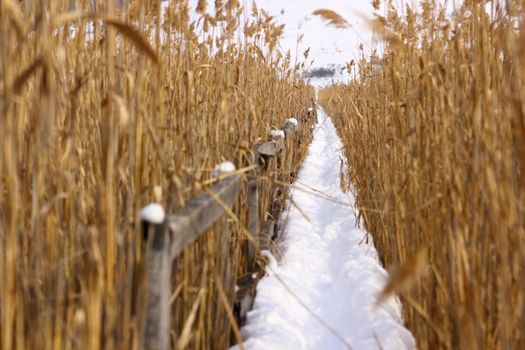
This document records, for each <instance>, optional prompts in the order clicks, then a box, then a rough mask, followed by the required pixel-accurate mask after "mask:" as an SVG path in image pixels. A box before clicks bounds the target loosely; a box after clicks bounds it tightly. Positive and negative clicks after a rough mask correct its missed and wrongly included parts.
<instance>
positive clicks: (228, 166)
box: [212, 161, 237, 177]
mask: <svg viewBox="0 0 525 350" xmlns="http://www.w3.org/2000/svg"><path fill="white" fill-rule="evenodd" d="M235 170H237V169H236V168H235V164H233V163H232V162H230V161H225V162H222V163H219V164H217V165H216V166H215V168H214V169H213V172H212V176H214V177H216V176H219V175H223V174H227V173H233V172H234V171H235Z"/></svg>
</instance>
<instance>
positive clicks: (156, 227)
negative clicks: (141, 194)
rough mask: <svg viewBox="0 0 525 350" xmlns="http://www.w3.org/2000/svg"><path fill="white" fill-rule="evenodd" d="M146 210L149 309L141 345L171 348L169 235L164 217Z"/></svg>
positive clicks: (144, 226)
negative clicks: (150, 215) (147, 212)
mask: <svg viewBox="0 0 525 350" xmlns="http://www.w3.org/2000/svg"><path fill="white" fill-rule="evenodd" d="M146 208H147V207H146ZM146 208H145V209H144V210H143V213H144V212H145V211H146ZM143 213H141V220H142V224H143V230H144V231H143V234H144V237H145V239H146V274H147V289H146V290H147V292H146V293H147V294H146V300H147V302H146V307H147V310H146V324H145V325H144V327H145V329H144V337H143V339H142V341H143V342H142V345H141V348H142V349H144V350H150V349H151V350H153V349H154V350H167V349H169V346H170V338H169V335H170V307H169V298H170V293H171V290H170V289H171V266H172V264H171V259H170V249H169V248H170V244H169V234H168V232H167V230H166V226H165V223H164V217H162V220H160V219H159V218H158V217H157V218H155V217H153V218H152V217H148V215H145V214H143ZM163 216H164V215H163Z"/></svg>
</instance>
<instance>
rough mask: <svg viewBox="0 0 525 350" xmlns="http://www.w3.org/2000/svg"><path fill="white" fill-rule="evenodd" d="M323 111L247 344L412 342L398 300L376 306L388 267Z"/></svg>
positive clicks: (397, 345) (401, 345)
mask: <svg viewBox="0 0 525 350" xmlns="http://www.w3.org/2000/svg"><path fill="white" fill-rule="evenodd" d="M318 119H319V124H318V125H317V128H316V131H315V136H314V139H313V142H312V144H311V145H310V148H309V154H308V156H307V158H306V160H305V162H304V164H303V166H302V168H301V170H300V172H299V175H298V179H297V181H296V183H295V185H294V186H293V189H292V191H291V196H292V198H293V201H292V203H294V204H289V211H288V215H287V218H286V219H284V220H285V221H286V228H285V230H284V237H285V238H284V242H283V243H282V249H283V251H284V255H283V258H282V260H281V261H280V262H279V263H277V262H275V260H274V259H272V261H271V263H270V264H269V265H268V267H267V272H268V276H267V277H265V278H263V279H262V280H261V281H260V282H259V284H258V286H257V296H256V299H255V303H254V307H253V310H252V311H250V312H249V313H248V319H247V324H246V325H245V326H244V327H243V329H242V335H243V338H244V339H245V341H244V347H245V349H293V350H295V349H347V348H352V349H356V350H359V349H396V350H397V349H413V348H415V345H414V340H413V338H412V335H411V334H410V332H409V331H407V330H406V329H405V328H404V327H403V326H402V320H401V305H400V304H399V302H398V300H397V299H396V298H391V299H390V300H388V301H387V302H386V303H384V304H382V305H381V306H378V307H376V306H375V302H376V298H377V294H378V293H379V292H380V290H381V288H382V287H383V285H384V283H385V279H386V277H387V273H386V271H385V270H384V269H383V268H382V267H381V265H380V263H379V261H378V257H377V252H376V250H375V248H374V246H373V243H372V239H371V237H370V236H369V235H367V233H366V231H364V230H363V229H360V228H357V225H356V212H355V209H354V208H353V204H354V198H353V196H352V195H351V194H350V192H349V193H347V194H345V193H343V191H342V190H341V188H340V185H339V175H340V169H341V157H343V155H342V154H341V152H340V151H339V150H340V148H341V141H340V139H339V137H338V135H337V134H336V131H335V128H334V126H333V124H332V121H331V120H330V118H328V117H327V116H326V114H325V113H324V111H323V110H322V109H321V108H319V112H318ZM313 189H315V191H314V190H313ZM317 191H319V192H317ZM321 193H322V194H321ZM343 203H347V204H343Z"/></svg>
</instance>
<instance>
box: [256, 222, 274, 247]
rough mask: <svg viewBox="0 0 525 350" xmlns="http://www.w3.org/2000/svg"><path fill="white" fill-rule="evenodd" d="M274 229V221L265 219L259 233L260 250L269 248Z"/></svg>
mask: <svg viewBox="0 0 525 350" xmlns="http://www.w3.org/2000/svg"><path fill="white" fill-rule="evenodd" d="M274 229H275V221H273V220H272V219H267V220H266V221H265V222H264V225H263V229H262V230H261V234H260V235H259V247H260V249H261V250H271V248H272V238H273V232H274Z"/></svg>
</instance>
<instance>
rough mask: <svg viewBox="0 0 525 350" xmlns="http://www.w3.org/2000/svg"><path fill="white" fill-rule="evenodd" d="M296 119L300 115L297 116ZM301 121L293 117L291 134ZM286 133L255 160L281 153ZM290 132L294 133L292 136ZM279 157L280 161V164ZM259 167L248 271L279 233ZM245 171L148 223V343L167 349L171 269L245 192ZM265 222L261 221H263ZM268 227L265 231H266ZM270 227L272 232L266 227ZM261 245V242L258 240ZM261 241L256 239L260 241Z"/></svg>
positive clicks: (252, 178) (254, 175)
mask: <svg viewBox="0 0 525 350" xmlns="http://www.w3.org/2000/svg"><path fill="white" fill-rule="evenodd" d="M294 123H297V121H295V120H294ZM296 126H297V124H293V125H291V126H290V124H289V123H288V122H287V124H285V128H287V130H286V133H287V135H288V134H290V133H292V131H296V129H297V130H298V128H296V129H294V128H295V127H296ZM283 136H284V133H283V134H282V135H281V134H279V133H278V135H272V138H273V140H271V141H265V142H260V143H258V144H257V145H255V159H253V160H252V161H253V162H255V163H260V162H261V160H262V163H263V164H266V166H267V164H268V162H269V160H270V158H277V156H278V155H279V154H280V152H281V151H282V150H283V148H284V145H285V142H284V138H283ZM287 137H288V136H287ZM277 164H278V162H277V163H276V166H277ZM259 175H260V174H259V171H258V170H257V169H256V170H253V171H252V172H251V173H249V174H248V176H247V177H246V178H247V179H248V193H247V201H248V202H247V207H248V223H247V227H248V230H249V231H250V233H251V234H252V236H253V237H255V238H256V240H255V241H254V242H249V243H248V246H247V247H248V251H247V257H248V266H247V270H248V271H254V269H255V258H256V252H257V249H258V248H260V247H263V248H265V249H268V244H269V243H268V242H269V240H270V238H271V235H273V231H274V224H275V221H274V220H270V219H266V220H265V218H262V220H261V218H260V217H259V205H260V204H259V202H260V201H259V196H260V193H259V192H260V189H259V185H258V176H259ZM242 181H243V176H242V175H240V174H233V175H231V176H227V177H225V178H223V179H222V180H220V181H218V182H217V183H216V184H215V185H213V186H212V187H211V188H210V190H209V191H208V192H205V193H203V194H201V195H199V196H197V197H195V198H193V199H192V200H191V201H190V202H189V203H188V204H187V205H186V206H185V207H184V208H183V209H181V210H179V211H177V212H176V213H174V214H172V215H169V216H167V218H166V219H165V220H164V221H163V222H161V223H148V222H146V223H143V230H144V237H146V239H147V244H146V274H147V292H146V293H147V297H146V300H147V301H146V323H145V325H144V329H143V333H142V349H145V350H153V349H155V350H167V349H169V347H170V314H171V308H170V301H169V299H170V296H171V274H172V267H173V260H174V259H175V258H177V257H178V256H179V255H180V254H181V253H182V252H183V250H184V248H185V247H186V246H188V245H189V244H191V243H192V242H193V241H195V240H196V239H197V238H198V237H199V236H200V235H201V234H203V233H204V232H205V231H206V230H207V229H209V228H210V227H211V226H212V225H213V224H214V223H215V222H216V221H217V220H218V219H220V218H221V217H222V216H223V215H224V214H225V213H226V210H227V208H228V209H229V208H231V207H232V206H233V203H234V202H235V200H236V199H237V198H238V197H239V194H240V192H241V185H242ZM263 220H264V224H263V225H262V226H263V227H261V224H260V223H261V221H263ZM260 229H262V231H260ZM265 231H268V232H265ZM257 242H258V245H259V246H260V247H257V246H256V244H257ZM254 243H255V244H254ZM242 299H243V303H242V304H243V308H242V309H243V310H241V312H240V313H241V315H243V314H245V313H246V312H247V311H248V309H249V307H250V305H251V302H252V301H253V295H243V296H242Z"/></svg>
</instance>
